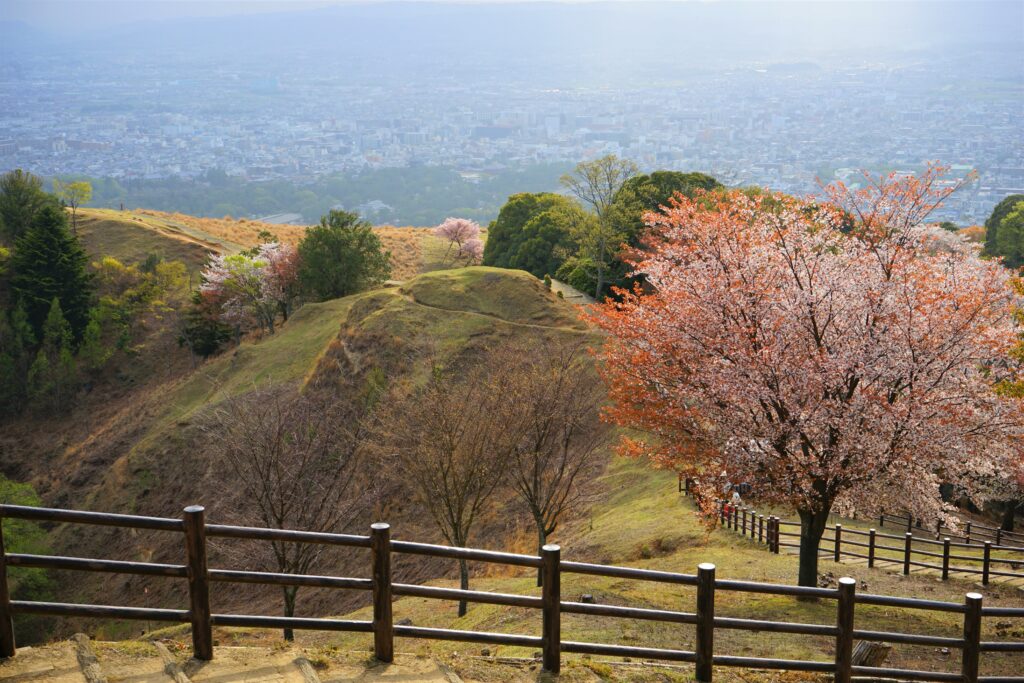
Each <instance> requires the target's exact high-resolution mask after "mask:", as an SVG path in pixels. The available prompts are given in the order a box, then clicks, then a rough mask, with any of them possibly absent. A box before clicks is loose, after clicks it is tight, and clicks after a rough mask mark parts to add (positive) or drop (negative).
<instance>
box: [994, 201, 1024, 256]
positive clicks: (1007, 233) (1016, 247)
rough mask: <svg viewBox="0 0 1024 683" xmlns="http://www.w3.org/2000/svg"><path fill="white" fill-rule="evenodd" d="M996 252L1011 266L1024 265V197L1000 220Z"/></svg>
mask: <svg viewBox="0 0 1024 683" xmlns="http://www.w3.org/2000/svg"><path fill="white" fill-rule="evenodd" d="M997 231H998V232H997V233H996V243H995V253H996V255H998V256H1002V257H1003V263H1005V264H1006V265H1007V266H1008V267H1009V268H1020V267H1021V266H1024V199H1021V200H1020V201H1019V202H1017V203H1016V204H1014V206H1013V207H1012V210H1011V211H1010V212H1009V213H1007V214H1006V215H1005V216H1003V218H1002V220H1000V221H999V226H998V228H997Z"/></svg>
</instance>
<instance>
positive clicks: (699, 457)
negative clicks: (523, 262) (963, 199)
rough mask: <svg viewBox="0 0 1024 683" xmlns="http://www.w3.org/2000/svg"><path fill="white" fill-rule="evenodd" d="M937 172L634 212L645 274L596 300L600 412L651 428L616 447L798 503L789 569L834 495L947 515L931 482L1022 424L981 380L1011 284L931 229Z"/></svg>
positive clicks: (808, 567) (813, 564) (1000, 345)
mask: <svg viewBox="0 0 1024 683" xmlns="http://www.w3.org/2000/svg"><path fill="white" fill-rule="evenodd" d="M944 171H945V169H943V168H941V167H939V166H929V168H928V169H927V171H926V172H925V173H923V174H922V175H920V176H917V177H912V176H911V177H900V176H895V175H892V176H888V177H883V178H872V177H870V176H865V178H866V180H867V182H866V183H865V188H864V189H861V190H856V191H854V190H850V189H848V188H847V187H846V186H844V185H842V184H838V185H833V186H830V187H828V188H826V196H825V197H823V198H818V199H807V200H802V199H797V198H794V197H791V196H787V195H784V194H776V193H769V192H764V193H754V192H742V191H726V192H712V193H698V194H697V195H696V196H695V197H694V198H692V199H687V198H686V197H682V196H679V197H677V198H676V199H674V200H673V202H672V204H671V206H669V207H664V208H663V210H662V212H660V213H652V214H648V216H647V217H646V220H647V222H648V225H649V226H650V233H649V236H648V240H647V250H646V251H645V252H642V253H641V254H639V255H638V256H637V257H636V260H635V261H634V262H633V265H634V267H635V270H636V272H637V273H638V274H643V276H644V278H645V280H646V282H647V284H648V286H647V287H645V288H643V289H640V288H637V289H636V290H634V291H632V292H623V293H622V300H621V301H620V302H611V301H609V302H607V303H605V304H603V305H601V306H599V307H597V308H596V309H595V312H594V313H593V314H592V316H591V317H592V319H593V321H594V322H596V323H597V324H598V325H599V326H600V327H602V328H603V329H605V330H606V331H607V332H609V333H610V335H609V340H608V342H607V343H606V346H605V347H604V349H603V351H602V352H601V354H600V355H601V358H602V360H603V363H602V365H603V372H604V373H605V376H606V378H607V380H608V381H609V384H610V387H611V394H612V399H613V406H612V408H610V410H609V415H610V417H611V418H612V419H613V420H615V421H616V422H618V423H620V424H623V425H626V426H629V427H632V428H636V429H639V430H641V431H642V432H644V433H646V434H647V435H648V437H647V438H646V439H644V440H631V441H627V442H625V443H624V449H625V450H627V451H631V452H633V453H635V454H644V455H648V456H650V457H652V458H653V459H655V460H656V461H657V462H659V463H661V464H663V465H667V466H671V467H672V468H674V469H677V470H679V471H681V472H683V473H685V474H687V475H689V476H692V477H695V478H697V479H698V481H700V480H703V481H704V482H709V481H710V480H711V478H712V477H713V476H714V475H718V474H719V473H720V472H723V471H726V472H728V474H729V476H730V478H731V479H732V480H733V481H737V480H746V481H750V482H752V483H754V485H755V487H756V495H757V496H758V497H759V498H760V499H762V500H764V501H766V502H773V503H778V504H785V505H790V506H792V507H794V508H795V509H796V510H797V512H798V513H799V515H800V520H801V537H800V571H799V582H800V584H801V585H805V586H806V585H814V584H815V583H816V582H817V563H818V545H819V542H820V540H821V536H822V533H823V531H824V528H825V524H826V521H827V517H828V514H829V512H830V511H831V510H833V509H834V508H837V509H843V510H844V511H847V512H851V511H862V512H868V511H871V510H878V509H880V508H885V507H890V508H891V507H895V506H898V507H900V508H903V509H909V510H911V511H912V512H913V513H914V514H917V515H921V516H924V515H931V516H933V517H934V516H938V515H943V514H944V513H945V508H944V506H943V503H942V500H941V497H940V495H939V484H940V483H941V482H943V481H957V482H960V481H962V482H964V484H965V485H968V486H969V485H970V482H971V481H975V480H977V475H978V474H979V473H988V474H996V473H997V472H998V471H999V469H1000V468H1001V467H1003V466H1005V463H1006V459H1007V458H1009V457H1010V455H1011V453H1012V451H1013V448H1014V447H1013V444H1012V440H1013V439H1014V438H1015V437H1017V436H1018V434H1019V433H1020V428H1021V419H1020V410H1019V406H1018V402H1017V401H1014V400H1010V399H1008V398H1006V397H1004V396H999V395H997V394H996V392H994V391H992V385H993V382H994V381H996V378H995V377H994V374H998V372H999V370H997V368H998V367H1001V366H1000V364H999V363H997V362H995V361H997V360H999V359H1003V360H1004V361H1005V358H1006V354H1007V352H1008V350H1009V349H1010V348H1011V347H1012V345H1013V344H1014V341H1015V339H1016V337H1015V332H1014V321H1013V308H1014V303H1015V294H1014V293H1013V291H1012V290H1011V289H1010V287H1009V286H1008V274H1007V272H1006V269H1005V268H1003V267H1002V266H1000V265H999V264H998V263H995V262H990V261H989V262H986V261H983V260H981V259H980V258H978V256H977V254H976V253H975V250H974V248H972V247H970V246H968V245H967V244H966V243H960V242H959V241H957V240H952V241H951V240H950V239H949V238H948V234H947V235H935V233H934V232H932V230H933V229H932V228H929V227H927V226H925V218H926V217H927V215H928V214H929V213H930V212H931V211H932V210H933V209H934V208H935V207H936V206H937V205H938V204H939V202H941V201H942V200H943V199H944V198H945V197H946V196H947V195H948V194H949V193H950V192H952V191H953V190H954V189H956V187H957V185H958V183H956V182H946V181H944V180H943V179H942V174H943V172H944ZM1003 366H1005V363H1004V364H1003ZM968 475H970V476H968ZM703 489H704V490H703V494H704V495H705V496H712V495H714V494H715V491H714V490H711V487H710V486H708V485H705V486H704V487H703Z"/></svg>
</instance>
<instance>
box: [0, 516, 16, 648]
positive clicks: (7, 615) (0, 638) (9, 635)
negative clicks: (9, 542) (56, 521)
mask: <svg viewBox="0 0 1024 683" xmlns="http://www.w3.org/2000/svg"><path fill="white" fill-rule="evenodd" d="M3 521H4V520H3V517H0V659H5V658H7V657H13V656H14V653H15V651H16V650H17V646H16V644H15V642H14V620H13V615H12V614H11V594H10V592H9V589H8V587H7V555H6V554H5V553H6V552H7V551H6V550H4V528H3Z"/></svg>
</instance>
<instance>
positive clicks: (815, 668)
mask: <svg viewBox="0 0 1024 683" xmlns="http://www.w3.org/2000/svg"><path fill="white" fill-rule="evenodd" d="M4 517H9V518H17V519H26V520H35V521H42V522H61V523H74V524H100V525H106V526H114V527H120V528H125V529H153V530H159V531H167V532H172V533H175V534H181V535H182V536H183V543H182V546H183V547H182V550H183V554H184V560H185V561H184V564H156V563H152V562H123V561H114V560H101V559H87V558H79V557H56V556H41V555H28V554H21V553H6V552H4V551H3V536H2V532H0V657H11V656H14V654H15V643H14V633H13V622H12V618H17V616H18V615H20V614H45V615H56V616H69V617H99V618H117V619H141V620H147V621H164V622H181V623H188V624H191V628H192V646H193V653H194V655H195V657H196V658H198V659H202V660H209V659H211V658H212V657H213V637H212V628H213V627H214V626H244V627H266V628H293V629H309V630H330V631H362V632H366V633H372V634H373V643H374V654H375V656H376V658H377V659H378V660H380V661H382V662H390V661H392V658H393V655H394V644H393V643H394V638H395V637H396V636H398V637H403V638H426V639H435V640H455V641H464V642H472V643H489V644H498V645H510V646H523V647H538V648H540V649H541V652H542V663H543V668H544V669H545V670H546V671H548V672H551V673H558V672H559V669H560V667H561V653H562V652H566V653H579V654H590V655H608V656H618V657H632V658H637V659H647V660H656V661H657V660H660V661H669V662H690V663H693V664H694V665H695V667H696V678H697V680H698V681H702V682H707V681H711V679H712V667H713V666H725V667H742V668H750V669H782V670H793V671H812V672H820V673H831V674H833V675H834V677H835V680H836V681H838V682H840V683H849V682H850V680H851V677H852V676H870V677H887V678H899V679H904V680H919V681H939V682H944V681H949V682H953V681H956V682H962V683H975V682H977V681H983V682H984V683H1010V682H1013V683H1021V682H1024V677H1005V676H979V662H980V659H981V657H982V655H983V653H986V652H1022V653H1024V641H1022V642H1007V641H990V642H986V641H982V640H981V632H982V619H983V618H994V617H997V618H1002V619H1005V618H1018V619H1024V608H1011V607H984V606H982V596H981V595H980V594H978V593H967V594H966V596H965V599H964V602H963V603H954V602H940V601H936V600H922V599H918V598H904V597H893V596H886V595H873V594H869V593H858V592H857V590H856V587H857V583H856V581H855V580H854V579H851V578H845V577H844V578H842V579H840V580H839V585H838V587H837V588H810V587H801V586H788V585H778V584H770V583H758V582H753V581H735V580H722V579H716V578H715V566H714V565H712V564H701V565H699V566H698V567H697V573H696V574H679V573H675V572H666V571H655V570H650V569H637V568H633V567H614V566H604V565H599V564H588V563H584V562H567V561H564V560H562V559H561V557H560V553H561V551H560V549H559V547H558V546H557V545H546V546H544V548H543V549H542V553H541V555H540V556H539V557H538V556H533V555H519V554H513V553H505V552H493V551H487V550H477V549H472V548H455V547H448V546H441V545H431V544H426V543H413V542H409V541H399V540H392V539H391V537H390V529H389V526H388V525H387V524H374V525H372V526H371V529H370V534H369V535H368V536H357V535H350V534H332V533H316V532H308V531H293V530H284V529H261V528H253V527H240V526H225V525H221V524H208V523H206V521H205V520H204V511H203V508H202V507H198V506H192V507H187V508H185V510H184V512H183V515H182V517H181V519H173V518H160V517H141V516H136V515H120V514H107V513H97V512H82V511H72V510H56V509H49V508H35V507H23V506H15V505H0V521H2V519H3V518H4ZM773 526H774V525H773ZM774 528H775V529H776V530H777V529H778V527H777V526H774ZM207 538H236V539H250V540H262V541H266V540H281V541H288V542H296V543H320V544H328V545H334V546H348V547H354V548H369V549H370V551H371V566H370V568H369V569H370V574H371V577H372V578H347V577H333V576H312V575H293V574H278V573H270V572H255V571H235V570H228V569H214V568H210V567H209V566H208V565H207V555H206V540H207ZM777 540H778V536H777V535H776V541H777ZM393 553H410V554H417V555H428V556H433V557H444V558H456V559H460V558H461V559H467V560H473V561H479V562H493V563H501V564H509V565H514V566H519V567H529V568H533V569H540V570H541V574H542V579H543V587H542V595H541V596H540V597H534V596H526V595H515V594H504V593H490V592H484V591H473V590H457V589H450V588H439V587H433V586H419V585H411V584H403V583H395V582H394V581H393V580H392V577H391V556H392V554H393ZM8 566H10V567H40V568H45V569H61V570H81V571H94V572H113V573H118V574H140V575H146V576H162V577H172V578H177V579H184V580H186V581H187V584H188V594H189V609H187V610H183V609H177V610H176V609H154V608H143V607H122V606H111V605H82V604H66V603H52V602H30V601H22V600H11V598H10V595H9V593H8V587H7V575H6V571H7V570H6V568H7V567H8ZM563 574H585V575H592V576H603V577H613V578H621V579H634V580H638V581H653V582H660V583H668V584H674V585H677V586H692V587H695V588H696V600H695V605H694V611H693V612H677V611H670V610H661V609H649V608H636V607H623V606H616V605H602V604H592V603H583V602H571V601H564V600H562V596H561V576H562V575H563ZM222 582H239V583H254V584H264V585H293V586H315V587H326V588H341V589H352V590H365V591H369V592H370V593H371V595H372V602H373V619H372V620H371V621H359V620H343V619H317V618H305V617H301V618H300V617H287V618H286V617H271V616H255V615H243V614H214V613H212V612H211V609H210V590H211V587H212V586H213V585H214V584H217V583H222ZM721 591H734V592H741V593H761V594H769V595H782V596H795V597H801V598H817V599H822V600H834V601H835V603H836V610H835V615H836V616H835V624H807V623H793V622H782V621H764V620H758V619H739V618H732V617H718V616H715V596H716V594H718V593H719V592H721ZM402 595H406V596H418V597H425V598H436V599H442V600H467V601H470V602H479V603H490V604H498V605H510V606H515V607H525V608H531V609H537V610H540V612H541V619H540V622H541V624H540V626H541V629H540V630H541V635H540V636H535V635H513V634H505V633H485V632H477V631H459V630H452V629H443V628H425V627H419V626H411V625H410V626H404V625H399V624H394V623H393V621H392V612H391V602H392V598H393V596H402ZM857 605H884V606H889V607H901V608H912V609H923V610H932V611H940V612H950V613H957V614H962V615H963V631H962V636H961V637H955V638H954V637H940V636H933V635H920V634H910V633H898V632H886V631H869V630H863V629H858V628H857V627H856V625H855V621H854V613H855V608H856V606H857ZM563 613H564V614H581V615H594V616H600V617H618V618H624V619H635V620H649V621H659V622H668V623H674V624H689V625H693V626H694V627H695V628H696V640H695V648H694V650H692V651H690V650H675V649H660V648H649V647H635V646H625V645H618V644H606V643H590V642H576V641H571V640H562V636H561V615H562V614H563ZM722 629H738V630H743V631H766V632H773V633H787V634H799V635H812V636H826V637H830V638H834V639H835V643H834V647H835V656H834V658H833V660H832V661H807V660H790V659H772V658H762V657H745V656H734V655H729V654H720V653H718V652H716V650H715V642H714V641H715V633H716V632H717V631H719V630H722ZM854 640H861V641H888V642H893V643H903V644H909V645H924V646H937V647H946V648H950V649H958V650H960V651H961V666H960V672H959V673H950V672H935V671H918V670H906V669H893V668H884V667H873V666H858V665H854V664H853V661H852V652H853V644H854Z"/></svg>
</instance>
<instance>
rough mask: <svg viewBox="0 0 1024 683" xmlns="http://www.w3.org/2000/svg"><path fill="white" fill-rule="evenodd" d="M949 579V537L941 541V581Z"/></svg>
mask: <svg viewBox="0 0 1024 683" xmlns="http://www.w3.org/2000/svg"><path fill="white" fill-rule="evenodd" d="M947 579H949V536H946V538H944V539H942V580H943V581H946V580H947Z"/></svg>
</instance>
